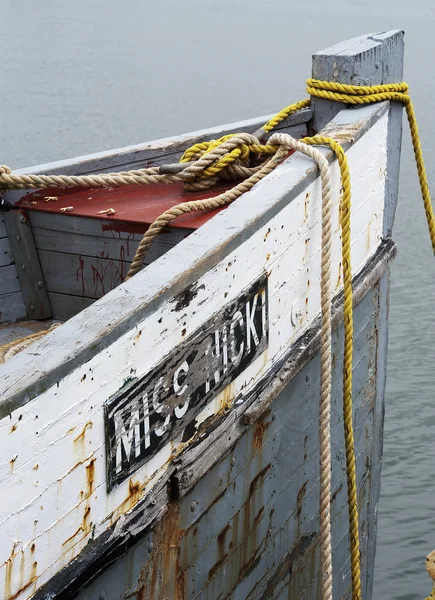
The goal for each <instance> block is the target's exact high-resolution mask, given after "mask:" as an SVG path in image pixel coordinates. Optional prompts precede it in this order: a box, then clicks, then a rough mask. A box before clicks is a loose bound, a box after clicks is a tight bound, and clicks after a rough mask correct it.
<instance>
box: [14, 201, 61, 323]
mask: <svg viewBox="0 0 435 600" xmlns="http://www.w3.org/2000/svg"><path fill="white" fill-rule="evenodd" d="M4 221H5V225H6V230H7V233H8V237H9V243H10V246H11V250H12V256H13V257H14V260H15V264H16V267H17V273H18V279H19V280H20V285H21V292H22V294H23V299H24V305H25V307H26V311H27V316H28V318H29V319H47V318H48V317H51V306H50V302H49V300H48V295H47V290H46V288H45V282H44V277H43V274H42V269H41V265H40V264H39V258H38V253H37V251H36V246H35V241H34V239H33V234H32V229H31V227H30V223H29V220H28V218H27V217H26V216H25V215H23V214H20V213H18V212H15V211H11V212H9V213H5V214H4Z"/></svg>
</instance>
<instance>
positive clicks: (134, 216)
mask: <svg viewBox="0 0 435 600" xmlns="http://www.w3.org/2000/svg"><path fill="white" fill-rule="evenodd" d="M292 153H293V152H289V156H290V154H292ZM234 185H235V184H234V182H230V183H225V184H224V183H223V184H221V185H217V186H215V187H213V188H211V189H209V190H206V191H204V192H195V193H193V192H185V191H184V189H183V185H182V184H181V183H180V184H178V183H176V184H170V185H163V184H162V185H144V186H123V187H120V188H108V189H107V188H104V189H101V188H99V189H92V188H70V189H57V188H48V189H45V190H38V191H36V192H31V193H29V194H27V195H26V196H24V197H23V198H22V199H21V200H20V201H19V202H18V204H17V206H19V207H21V208H23V209H26V210H35V211H41V212H46V213H57V214H62V215H64V216H65V218H68V217H71V216H73V217H88V218H91V219H99V220H100V221H101V222H102V228H103V229H107V230H115V231H117V230H121V231H131V232H132V233H136V232H137V233H141V232H142V233H143V232H144V231H145V230H146V226H147V225H150V224H151V223H152V222H153V221H155V219H156V218H157V217H158V216H160V215H161V214H162V213H163V212H165V210H168V209H169V208H172V207H173V206H175V205H176V204H180V203H181V202H189V201H191V200H202V199H204V198H210V197H213V196H217V195H218V194H220V193H222V192H224V191H225V190H227V189H229V188H231V187H233V186H234ZM49 196H51V197H57V200H56V201H46V198H47V197H49ZM67 206H72V207H73V210H72V211H71V212H63V211H61V210H60V209H61V208H64V207H67ZM109 208H113V210H114V211H115V213H114V214H112V215H102V214H98V213H99V211H102V210H107V209H109ZM221 210H225V209H224V208H220V209H216V210H210V211H204V212H197V213H190V214H188V215H183V216H182V217H179V218H178V219H175V220H174V221H172V222H171V227H179V228H183V229H190V230H194V229H197V228H198V227H201V225H203V224H204V223H206V222H207V221H208V220H209V219H211V218H212V217H213V216H214V215H216V214H217V213H218V212H220V211H221ZM144 225H145V227H144Z"/></svg>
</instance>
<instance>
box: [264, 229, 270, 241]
mask: <svg viewBox="0 0 435 600" xmlns="http://www.w3.org/2000/svg"><path fill="white" fill-rule="evenodd" d="M269 234H270V227H269V229H268V230H267V231H266V234H265V236H264V241H266V240H267V238H268V237H269Z"/></svg>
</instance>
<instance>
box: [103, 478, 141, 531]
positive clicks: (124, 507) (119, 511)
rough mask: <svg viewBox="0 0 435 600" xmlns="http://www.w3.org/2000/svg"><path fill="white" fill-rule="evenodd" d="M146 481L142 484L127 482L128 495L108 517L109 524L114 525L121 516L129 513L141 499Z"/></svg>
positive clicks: (130, 480)
mask: <svg viewBox="0 0 435 600" xmlns="http://www.w3.org/2000/svg"><path fill="white" fill-rule="evenodd" d="M148 481H149V480H148V479H146V480H145V481H144V482H143V483H142V484H141V483H140V482H139V481H133V480H132V479H129V481H128V494H127V496H126V498H125V499H124V500H123V501H122V502H121V504H120V505H119V506H118V507H117V508H116V509H115V510H114V511H113V512H112V513H111V514H110V515H109V517H108V518H110V521H111V523H114V522H115V521H116V520H117V519H118V518H119V517H120V516H121V515H123V514H125V513H127V512H128V511H130V510H131V509H132V508H133V507H134V506H136V504H137V503H138V502H139V500H140V499H141V498H142V492H143V490H144V489H145V487H146V485H147V484H148Z"/></svg>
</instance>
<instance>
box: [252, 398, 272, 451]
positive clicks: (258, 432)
mask: <svg viewBox="0 0 435 600" xmlns="http://www.w3.org/2000/svg"><path fill="white" fill-rule="evenodd" d="M270 413H271V410H270V408H268V409H267V411H266V412H265V413H264V414H263V415H262V416H261V418H260V419H259V421H257V423H256V424H255V429H254V433H253V436H252V448H253V449H254V450H261V449H262V448H263V437H264V433H265V431H266V430H267V428H268V427H269V425H270V422H269V421H267V420H266V418H267V416H268V415H269V414H270Z"/></svg>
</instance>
